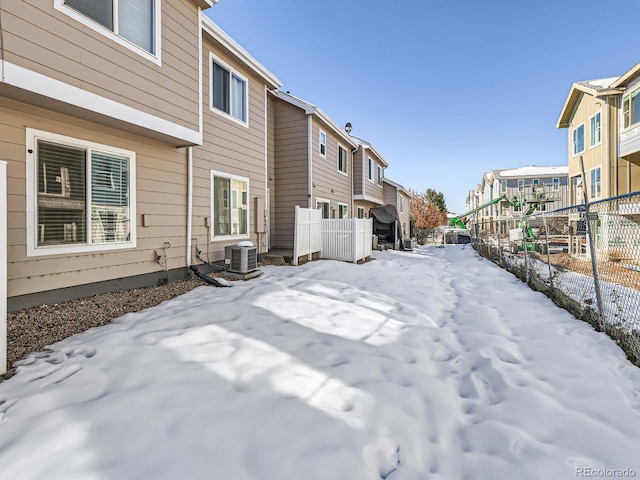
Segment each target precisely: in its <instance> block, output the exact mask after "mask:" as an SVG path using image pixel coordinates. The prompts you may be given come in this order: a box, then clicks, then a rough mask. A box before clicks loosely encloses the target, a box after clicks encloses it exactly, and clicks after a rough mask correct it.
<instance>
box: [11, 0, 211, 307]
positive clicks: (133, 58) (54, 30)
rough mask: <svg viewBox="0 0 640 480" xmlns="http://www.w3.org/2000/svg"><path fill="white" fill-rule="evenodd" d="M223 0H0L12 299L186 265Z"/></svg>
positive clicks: (145, 281)
mask: <svg viewBox="0 0 640 480" xmlns="http://www.w3.org/2000/svg"><path fill="white" fill-rule="evenodd" d="M116 3H117V5H115V6H116V7H118V8H112V7H114V4H116ZM212 3H213V2H212V0H164V1H160V0H149V1H147V2H140V3H139V4H136V5H133V4H132V3H131V2H120V1H118V0H111V1H106V2H95V3H93V4H92V3H90V2H83V1H79V0H50V1H46V2H43V1H41V0H24V1H20V2H15V1H11V2H3V3H2V5H1V6H0V9H1V10H0V15H2V29H3V42H2V48H3V55H2V59H0V62H1V63H2V65H1V67H2V72H3V77H2V79H0V124H1V125H2V128H1V130H0V149H1V150H2V159H3V160H6V161H7V169H8V178H9V182H8V205H7V209H8V269H7V270H8V283H7V286H8V297H9V298H8V309H9V310H15V309H20V308H25V307H28V306H31V305H37V304H42V303H54V302H59V301H64V300H68V299H70V298H78V297H81V296H88V295H92V294H96V293H101V292H105V291H112V290H122V289H126V288H133V287H136V286H143V285H152V284H157V283H158V282H159V281H161V280H162V279H165V278H166V279H174V278H178V277H180V276H183V275H186V274H187V270H186V268H184V267H185V266H186V265H187V264H188V263H189V259H190V257H191V248H190V236H189V234H188V232H187V227H188V225H187V224H188V221H187V211H188V208H189V205H188V197H187V195H186V191H187V185H188V183H189V179H188V176H189V171H188V165H189V157H190V154H191V147H193V146H196V145H200V144H201V143H202V141H203V131H202V124H203V111H202V104H201V100H202V79H201V73H202V61H201V35H202V30H201V11H202V9H206V8H209V7H211V6H212ZM114 13H117V15H118V18H114ZM158 253H160V256H161V258H162V261H163V262H164V263H163V265H164V266H162V265H160V264H159V263H157V262H156V259H157V257H158ZM165 253H166V254H165ZM165 268H166V270H165ZM165 275H166V277H165Z"/></svg>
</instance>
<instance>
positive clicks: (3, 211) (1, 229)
mask: <svg viewBox="0 0 640 480" xmlns="http://www.w3.org/2000/svg"><path fill="white" fill-rule="evenodd" d="M6 371H7V162H2V161H0V375H1V374H3V373H4V372H6Z"/></svg>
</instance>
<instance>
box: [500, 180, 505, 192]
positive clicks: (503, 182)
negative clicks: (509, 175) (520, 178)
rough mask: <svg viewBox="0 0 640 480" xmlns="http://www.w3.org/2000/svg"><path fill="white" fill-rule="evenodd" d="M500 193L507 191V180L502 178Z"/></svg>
mask: <svg viewBox="0 0 640 480" xmlns="http://www.w3.org/2000/svg"><path fill="white" fill-rule="evenodd" d="M500 193H507V181H506V180H500Z"/></svg>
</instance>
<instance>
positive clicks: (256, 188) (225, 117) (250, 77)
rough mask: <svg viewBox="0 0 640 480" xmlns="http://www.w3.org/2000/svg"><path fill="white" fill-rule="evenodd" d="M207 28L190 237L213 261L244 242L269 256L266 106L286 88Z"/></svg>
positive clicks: (270, 131)
mask: <svg viewBox="0 0 640 480" xmlns="http://www.w3.org/2000/svg"><path fill="white" fill-rule="evenodd" d="M202 27H203V29H202V31H203V48H202V70H203V109H204V126H203V144H202V145H201V146H198V147H195V148H194V152H193V216H192V230H191V232H192V233H191V236H192V238H194V239H195V242H197V246H198V249H199V250H201V251H202V252H203V255H204V254H205V251H206V254H207V257H206V258H204V260H206V261H208V262H215V261H219V260H222V259H224V255H225V250H224V249H225V246H228V245H234V244H237V243H238V242H239V241H243V240H249V241H251V242H252V243H254V244H255V245H256V246H257V247H258V250H257V253H258V255H260V254H262V253H265V252H267V250H268V247H269V245H268V231H269V220H270V219H269V215H268V198H269V190H268V189H269V185H268V171H267V152H268V148H269V145H271V144H272V143H273V138H272V137H273V129H272V125H270V121H269V118H268V114H267V105H268V104H269V102H270V100H271V98H270V97H271V96H272V94H271V93H270V90H272V89H276V88H279V87H280V86H281V85H282V84H281V83H280V81H279V80H278V79H277V78H276V77H275V75H273V74H272V73H271V72H269V71H268V70H267V69H266V68H265V67H264V66H262V65H261V64H260V63H259V62H258V61H257V60H255V59H254V58H253V57H252V56H251V55H250V54H249V53H248V52H247V51H246V50H244V49H243V48H242V47H241V46H240V45H238V43H236V42H235V41H234V40H233V39H232V38H230V37H229V36H228V35H227V34H226V33H225V32H224V31H222V30H221V29H220V28H219V27H218V26H217V25H216V24H215V23H214V22H212V21H211V20H210V19H208V18H207V17H205V16H203V18H202ZM305 206H306V205H305ZM205 246H206V247H205Z"/></svg>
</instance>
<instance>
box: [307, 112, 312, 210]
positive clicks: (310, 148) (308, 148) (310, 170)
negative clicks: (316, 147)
mask: <svg viewBox="0 0 640 480" xmlns="http://www.w3.org/2000/svg"><path fill="white" fill-rule="evenodd" d="M311 115H312V114H311V113H308V114H307V120H308V121H307V130H308V132H307V137H308V144H309V145H308V147H307V150H308V152H307V155H308V157H309V158H308V170H309V183H308V187H307V188H308V191H309V207H308V208H313V205H312V200H313V161H312V158H313V120H312V118H311Z"/></svg>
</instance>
